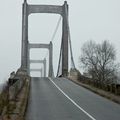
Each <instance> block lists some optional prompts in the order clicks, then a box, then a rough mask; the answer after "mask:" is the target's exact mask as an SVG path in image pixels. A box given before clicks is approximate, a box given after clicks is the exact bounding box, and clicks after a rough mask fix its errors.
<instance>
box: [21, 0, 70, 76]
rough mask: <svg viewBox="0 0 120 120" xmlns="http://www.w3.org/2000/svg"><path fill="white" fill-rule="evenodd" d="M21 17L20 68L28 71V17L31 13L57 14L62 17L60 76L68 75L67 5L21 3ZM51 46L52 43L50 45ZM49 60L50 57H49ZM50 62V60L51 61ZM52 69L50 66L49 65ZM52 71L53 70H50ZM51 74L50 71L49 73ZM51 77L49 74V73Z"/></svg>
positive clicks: (25, 0) (65, 3) (25, 1)
mask: <svg viewBox="0 0 120 120" xmlns="http://www.w3.org/2000/svg"><path fill="white" fill-rule="evenodd" d="M22 9H23V12H22V14H23V17H22V52H21V53H22V55H21V68H22V69H23V70H26V71H27V69H28V63H27V62H28V57H29V54H28V53H29V52H28V44H29V42H28V16H29V15H30V14H33V13H51V14H59V15H61V16H62V18H63V21H62V75H63V76H66V75H67V74H68V4H67V2H66V1H65V2H64V4H63V6H58V5H29V4H27V0H24V3H23V8H22ZM51 44H52V43H51ZM50 59H52V58H51V56H50ZM51 61H52V60H51ZM49 67H52V64H49ZM51 69H53V68H51ZM51 72H52V71H51ZM49 75H50V76H51V73H49Z"/></svg>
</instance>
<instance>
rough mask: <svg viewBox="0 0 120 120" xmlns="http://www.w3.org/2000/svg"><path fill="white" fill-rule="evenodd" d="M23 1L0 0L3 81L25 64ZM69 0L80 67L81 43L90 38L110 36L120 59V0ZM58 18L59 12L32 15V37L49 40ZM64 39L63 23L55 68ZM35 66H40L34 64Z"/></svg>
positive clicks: (59, 0)
mask: <svg viewBox="0 0 120 120" xmlns="http://www.w3.org/2000/svg"><path fill="white" fill-rule="evenodd" d="M22 3H23V0H11V1H10V0H1V1H0V41H1V43H0V82H2V81H5V80H6V79H7V78H8V77H9V74H10V72H12V71H16V70H17V69H18V68H19V67H20V64H21V33H22V31H21V30H22ZM28 3H29V4H51V5H52V4H53V5H62V4H63V3H64V0H28ZM68 4H69V21H70V29H71V38H72V46H73V54H74V59H75V64H76V67H77V68H79V62H78V61H79V56H80V54H81V46H82V45H83V43H84V42H85V41H88V40H94V41H96V42H99V43H100V42H102V41H103V40H109V41H110V42H111V43H112V44H113V45H114V46H115V49H116V52H117V61H118V62H119V61H120V53H119V51H120V47H119V46H120V33H119V32H120V0H68ZM58 19H59V15H51V14H33V15H30V16H29V41H30V42H36V43H49V42H50V40H51V37H52V35H53V32H54V30H55V26H56V24H57V21H58ZM60 42H61V25H60V27H59V30H58V32H57V35H56V37H55V39H54V41H53V44H54V55H53V56H54V68H55V70H56V68H57V64H58V54H59V49H60V48H59V47H60ZM46 53H47V50H31V58H32V59H43V58H44V57H45V55H46ZM31 67H39V66H38V65H36V66H35V65H31ZM79 69H80V68H79ZM80 70H81V69H80ZM81 71H82V70H81ZM38 74H39V73H38Z"/></svg>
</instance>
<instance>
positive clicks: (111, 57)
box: [80, 41, 117, 84]
mask: <svg viewBox="0 0 120 120" xmlns="http://www.w3.org/2000/svg"><path fill="white" fill-rule="evenodd" d="M115 58H116V57H115V49H114V47H113V45H112V44H110V43H109V42H108V41H103V43H102V44H96V43H95V42H93V41H89V42H86V43H85V44H84V45H83V47H82V55H81V57H80V62H81V63H82V64H83V67H84V68H85V70H87V72H88V73H89V75H90V76H92V78H93V80H97V81H99V82H100V83H102V84H103V83H104V84H106V83H107V84H108V83H112V82H113V81H114V79H115V72H116V70H117V66H116V65H115Z"/></svg>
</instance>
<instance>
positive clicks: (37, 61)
mask: <svg viewBox="0 0 120 120" xmlns="http://www.w3.org/2000/svg"><path fill="white" fill-rule="evenodd" d="M29 63H30V64H31V63H41V64H43V70H44V77H46V58H44V60H30V61H29ZM30 64H29V74H30V71H31V69H30Z"/></svg>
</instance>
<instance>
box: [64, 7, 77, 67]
mask: <svg viewBox="0 0 120 120" xmlns="http://www.w3.org/2000/svg"><path fill="white" fill-rule="evenodd" d="M65 12H66V13H67V8H66V7H65ZM66 19H67V29H68V39H69V45H70V54H71V68H72V69H75V68H76V67H75V62H74V59H73V51H72V43H71V34H70V27H69V19H68V16H66Z"/></svg>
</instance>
